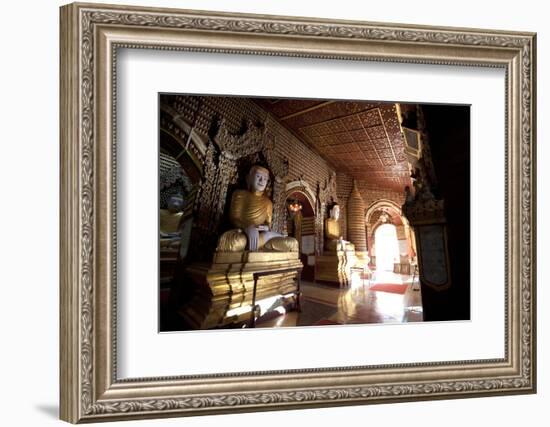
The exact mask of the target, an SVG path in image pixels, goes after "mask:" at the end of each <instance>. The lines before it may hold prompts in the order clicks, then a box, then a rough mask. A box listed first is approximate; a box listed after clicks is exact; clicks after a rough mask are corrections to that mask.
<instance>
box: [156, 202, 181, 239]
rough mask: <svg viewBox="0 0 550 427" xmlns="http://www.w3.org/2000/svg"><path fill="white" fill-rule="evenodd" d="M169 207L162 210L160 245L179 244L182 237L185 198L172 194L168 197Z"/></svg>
mask: <svg viewBox="0 0 550 427" xmlns="http://www.w3.org/2000/svg"><path fill="white" fill-rule="evenodd" d="M167 207H168V209H161V210H160V215H159V216H160V218H159V223H160V224H159V225H160V227H159V228H160V245H161V247H172V246H175V245H176V246H177V245H178V244H179V241H180V238H181V230H180V226H181V221H182V216H183V198H182V197H181V196H171V197H170V198H169V199H168V206H167Z"/></svg>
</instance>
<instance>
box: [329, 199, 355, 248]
mask: <svg viewBox="0 0 550 427" xmlns="http://www.w3.org/2000/svg"><path fill="white" fill-rule="evenodd" d="M339 218H340V205H338V203H335V204H334V205H333V206H332V208H331V209H330V211H329V217H328V218H327V219H326V220H325V239H326V240H325V250H327V251H330V252H335V251H337V250H342V251H343V250H352V249H354V245H353V243H350V242H348V241H347V240H344V239H343V237H342V235H341V234H340V223H339V222H338V219H339Z"/></svg>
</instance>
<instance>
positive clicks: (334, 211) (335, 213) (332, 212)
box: [330, 205, 340, 221]
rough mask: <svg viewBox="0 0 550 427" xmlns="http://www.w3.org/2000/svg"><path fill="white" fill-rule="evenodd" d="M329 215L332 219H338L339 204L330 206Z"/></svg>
mask: <svg viewBox="0 0 550 427" xmlns="http://www.w3.org/2000/svg"><path fill="white" fill-rule="evenodd" d="M330 217H331V218H332V219H335V220H336V221H338V219H339V218H340V206H339V205H334V206H333V207H332V209H331V210H330Z"/></svg>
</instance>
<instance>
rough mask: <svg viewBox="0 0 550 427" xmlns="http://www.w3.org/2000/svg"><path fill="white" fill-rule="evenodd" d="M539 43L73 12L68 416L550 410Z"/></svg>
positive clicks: (327, 25)
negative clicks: (464, 406)
mask: <svg viewBox="0 0 550 427" xmlns="http://www.w3.org/2000/svg"><path fill="white" fill-rule="evenodd" d="M535 68H536V67H535V35H534V34H532V33H518V32H506V31H492V30H479V29H459V28H436V27H421V26H410V25H401V24H381V23H368V22H353V21H330V20H321V19H314V18H295V17H280V16H263V15H243V14H230V13H215V12H199V11H186V10H174V9H156V8H140V7H126V6H124V7H123V6H110V5H92V4H71V5H67V6H64V7H62V8H61V131H60V133H61V164H62V173H61V362H60V363H61V369H60V372H61V379H60V381H61V418H62V419H64V420H66V421H69V422H73V423H77V422H86V421H87V422H90V421H107V420H119V419H120V420H122V419H130V418H154V417H167V416H186V415H201V414H216V413H227V412H243V411H257V410H276V409H290V408H307V407H320V406H328V405H353V404H365V403H380V402H399V401H406V400H428V399H442V398H456V397H475V396H486V395H495V394H520V393H533V392H535V390H536V352H535V349H536V340H535V337H536V336H535V325H536V322H535V307H536V305H535V302H536V301H535V277H536V274H535V268H536V258H535V246H536V245H535V227H536V221H535V212H536V205H535V202H536V199H535V195H536V191H535V189H536V183H535V181H534V180H535V81H536V79H535Z"/></svg>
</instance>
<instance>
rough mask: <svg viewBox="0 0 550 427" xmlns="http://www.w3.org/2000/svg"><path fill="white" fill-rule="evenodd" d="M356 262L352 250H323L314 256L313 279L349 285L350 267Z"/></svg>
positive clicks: (344, 285) (340, 285) (343, 285)
mask: <svg viewBox="0 0 550 427" xmlns="http://www.w3.org/2000/svg"><path fill="white" fill-rule="evenodd" d="M356 262H357V256H356V254H355V251H354V250H350V251H335V252H324V253H323V255H320V256H317V257H316V258H315V281H321V282H331V283H336V284H338V286H339V287H341V288H343V287H348V286H351V274H352V273H351V267H353V266H354V265H355V264H356Z"/></svg>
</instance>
